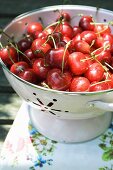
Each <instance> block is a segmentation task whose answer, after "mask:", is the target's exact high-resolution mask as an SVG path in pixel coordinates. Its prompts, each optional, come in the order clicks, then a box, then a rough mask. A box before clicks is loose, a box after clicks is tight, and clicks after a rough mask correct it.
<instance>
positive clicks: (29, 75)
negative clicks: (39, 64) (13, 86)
mask: <svg viewBox="0 0 113 170" xmlns="http://www.w3.org/2000/svg"><path fill="white" fill-rule="evenodd" d="M18 76H19V77H20V78H21V79H23V80H26V81H28V82H30V83H36V82H37V76H36V74H35V72H34V71H33V69H26V70H24V71H22V72H20V73H19V75H18Z"/></svg>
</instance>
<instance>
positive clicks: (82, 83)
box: [70, 77, 90, 92]
mask: <svg viewBox="0 0 113 170" xmlns="http://www.w3.org/2000/svg"><path fill="white" fill-rule="evenodd" d="M89 87H90V82H89V80H88V79H87V78H85V77H75V78H73V80H72V82H71V85H70V91H71V92H84V91H88V90H89Z"/></svg>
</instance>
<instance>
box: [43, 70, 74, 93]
mask: <svg viewBox="0 0 113 170" xmlns="http://www.w3.org/2000/svg"><path fill="white" fill-rule="evenodd" d="M71 79H72V76H71V74H70V72H64V73H62V71H61V70H60V69H57V68H54V69H51V70H50V71H49V72H48V74H47V80H46V81H47V84H48V86H49V87H50V88H51V89H54V90H63V91H64V90H67V89H68V88H69V86H70V83H71Z"/></svg>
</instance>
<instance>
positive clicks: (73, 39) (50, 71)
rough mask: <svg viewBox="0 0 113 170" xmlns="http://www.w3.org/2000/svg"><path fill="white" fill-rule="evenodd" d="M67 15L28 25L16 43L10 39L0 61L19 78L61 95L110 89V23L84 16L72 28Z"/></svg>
mask: <svg viewBox="0 0 113 170" xmlns="http://www.w3.org/2000/svg"><path fill="white" fill-rule="evenodd" d="M71 19H72V18H71V16H70V14H69V13H66V12H62V13H61V14H60V15H59V16H58V17H57V19H56V21H55V22H54V23H52V24H51V25H48V26H47V27H45V28H43V24H42V23H41V22H32V23H28V24H27V26H26V28H25V29H26V34H25V35H24V36H22V38H21V39H20V40H19V41H18V42H14V41H13V40H12V39H11V38H10V37H9V35H7V34H6V33H5V32H3V31H2V34H5V36H7V38H8V44H7V46H4V47H3V46H2V44H1V49H0V57H1V59H2V61H3V62H4V63H5V65H6V66H7V68H8V69H9V70H10V71H11V72H12V73H14V74H15V75H17V76H19V77H20V78H22V79H24V80H26V81H28V82H30V83H33V84H35V85H38V86H44V87H45V88H50V89H54V90H60V91H69V92H86V91H87V92H93V91H101V90H108V89H112V88H113V34H112V32H111V28H110V22H109V23H106V22H105V23H96V22H95V21H94V19H93V17H92V16H88V15H87V16H86V15H83V16H81V17H80V20H79V22H78V24H77V25H74V26H72V24H71Z"/></svg>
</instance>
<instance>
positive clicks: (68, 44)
mask: <svg viewBox="0 0 113 170" xmlns="http://www.w3.org/2000/svg"><path fill="white" fill-rule="evenodd" d="M71 42H72V40H70V41H69V42H68V43H67V44H66V46H65V50H64V53H63V60H62V74H63V71H64V59H65V54H66V50H67V49H68V47H69V46H70V44H71Z"/></svg>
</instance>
